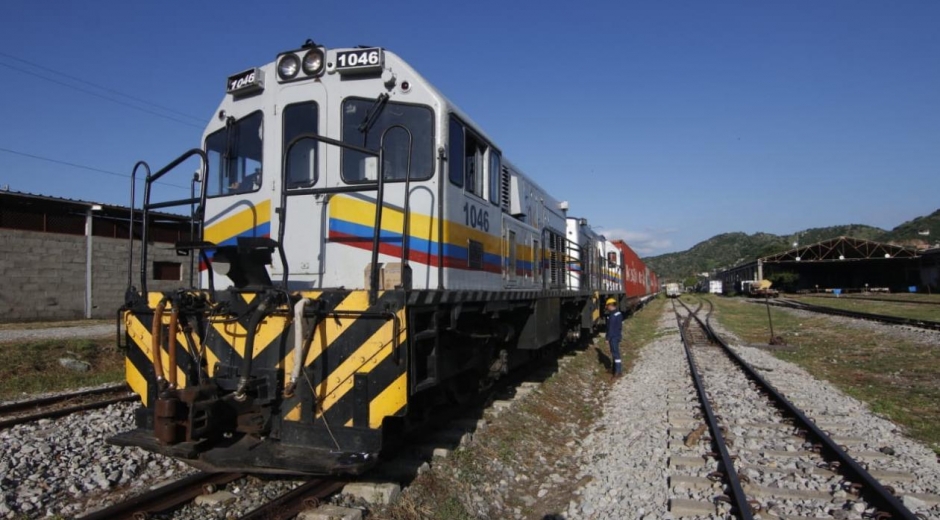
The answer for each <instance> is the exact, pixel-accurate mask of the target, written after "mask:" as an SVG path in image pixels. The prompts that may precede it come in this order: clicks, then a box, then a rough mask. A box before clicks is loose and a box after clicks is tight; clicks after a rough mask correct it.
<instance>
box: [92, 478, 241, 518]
mask: <svg viewBox="0 0 940 520" xmlns="http://www.w3.org/2000/svg"><path fill="white" fill-rule="evenodd" d="M242 476H244V475H243V474H241V473H196V474H194V475H190V476H188V477H184V478H181V479H180V480H176V481H174V482H171V483H169V484H166V485H164V486H160V487H158V488H155V489H152V490H150V491H147V492H146V493H142V494H140V495H135V496H132V497H130V498H128V499H127V500H125V501H123V502H118V503H117V504H114V505H112V506H109V507H106V508H104V509H101V510H99V511H95V512H94V513H90V514H87V515H85V516H81V517H79V518H78V520H146V519H147V518H150V517H151V516H152V515H155V514H158V513H164V512H167V511H171V510H174V509H177V508H179V507H181V506H183V505H185V504H188V503H189V502H191V501H193V500H195V499H196V497H198V496H199V495H202V494H205V493H210V492H212V491H214V490H215V487H216V486H222V485H225V484H228V483H229V482H232V481H233V480H236V479H239V478H241V477H242Z"/></svg>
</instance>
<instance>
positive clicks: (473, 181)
mask: <svg viewBox="0 0 940 520" xmlns="http://www.w3.org/2000/svg"><path fill="white" fill-rule="evenodd" d="M463 150H464V172H465V173H464V189H466V190H467V191H469V192H471V193H473V194H474V195H476V196H477V197H480V198H481V199H482V198H484V197H485V195H484V192H483V175H484V173H483V165H484V164H485V163H484V162H483V157H484V156H485V155H486V145H485V144H484V143H483V141H481V140H479V139H478V138H477V137H476V136H474V135H473V134H471V133H470V132H466V135H465V137H464V149H463Z"/></svg>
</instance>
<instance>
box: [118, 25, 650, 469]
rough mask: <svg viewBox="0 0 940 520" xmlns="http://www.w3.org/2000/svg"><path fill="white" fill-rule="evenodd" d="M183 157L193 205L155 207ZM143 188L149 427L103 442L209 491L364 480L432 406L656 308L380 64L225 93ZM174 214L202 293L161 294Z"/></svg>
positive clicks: (351, 53)
mask: <svg viewBox="0 0 940 520" xmlns="http://www.w3.org/2000/svg"><path fill="white" fill-rule="evenodd" d="M190 158H199V159H200V160H201V161H202V168H201V173H200V176H199V177H198V178H197V179H196V180H198V182H196V181H195V180H194V183H193V194H192V196H191V197H189V198H186V199H180V200H166V201H154V200H152V197H151V187H152V185H153V183H154V182H157V181H158V180H159V179H161V178H163V177H164V176H165V175H167V174H168V173H170V172H172V171H174V170H175V169H177V168H178V167H179V166H180V165H181V164H184V163H185V162H186V161H187V160H188V159H190ZM180 169H181V168H180ZM138 171H143V172H145V173H146V178H145V186H144V203H143V208H142V212H143V216H142V222H144V223H145V224H144V226H143V229H142V238H143V240H142V245H141V247H142V255H141V256H142V258H140V259H139V260H140V281H139V285H140V286H139V287H132V286H131V283H130V279H129V280H128V292H127V298H126V302H125V305H124V306H123V307H122V309H121V310H120V312H119V320H120V321H121V322H122V324H123V325H124V327H126V336H125V342H126V349H127V362H126V367H127V382H128V383H129V385H130V386H131V388H132V389H133V390H134V391H135V392H136V393H137V394H139V395H140V398H141V401H142V406H141V407H140V408H139V409H138V410H137V411H136V416H135V419H136V425H137V428H136V429H135V430H132V431H129V432H125V433H123V434H120V435H118V436H116V437H114V438H112V439H111V442H113V443H116V444H119V445H133V446H140V447H143V448H145V449H148V450H151V451H153V452H158V453H163V454H166V455H170V456H173V457H177V458H179V459H181V460H184V461H186V462H188V463H190V464H191V465H193V466H196V467H198V468H201V469H205V470H209V471H222V470H225V471H235V470H240V471H249V472H256V473H295V474H356V473H361V472H362V471H365V470H366V469H368V468H369V467H370V466H371V465H373V464H374V463H375V461H376V458H377V456H378V454H379V453H380V452H381V451H382V449H383V446H386V445H387V443H388V441H389V439H391V438H393V437H395V436H401V434H402V432H407V431H409V429H411V428H413V427H414V426H415V425H418V424H420V423H422V422H423V421H424V420H425V419H426V418H427V417H428V416H429V415H433V413H434V411H435V410H438V409H439V407H441V406H443V405H447V404H449V403H452V402H455V401H456V402H460V401H461V400H463V399H465V398H466V397H467V396H468V395H470V394H473V393H475V392H478V391H480V389H482V388H486V387H487V386H489V385H490V384H492V382H493V381H495V380H496V379H497V378H499V377H501V376H503V375H504V374H506V373H507V372H508V371H510V370H512V369H513V368H514V367H518V366H520V365H522V364H525V363H527V362H529V361H531V360H533V359H535V358H538V357H540V356H545V355H552V354H553V353H555V352H557V347H558V346H559V345H561V344H563V343H564V342H566V341H577V340H578V339H579V338H580V337H582V336H583V335H586V334H591V333H592V329H593V327H594V326H595V325H597V324H598V323H599V322H600V321H602V320H603V316H602V314H601V309H602V307H603V305H602V302H604V301H606V300H607V299H608V298H613V299H615V300H616V301H618V302H620V307H621V309H622V310H624V311H628V310H631V309H633V308H635V307H637V306H638V305H640V304H641V303H642V302H643V301H645V300H646V299H648V298H649V297H651V295H654V294H655V293H657V292H658V291H659V284H658V281H657V278H656V275H655V274H654V273H652V272H651V271H650V270H649V269H648V268H647V267H646V266H645V265H644V264H643V262H642V261H640V259H639V258H638V257H637V255H636V254H635V253H634V252H633V251H632V250H631V249H630V248H629V246H627V244H625V243H624V242H622V241H616V242H612V241H609V240H607V239H606V238H605V237H603V236H602V235H600V234H598V233H596V232H595V231H594V230H592V229H591V227H590V226H589V225H588V222H587V221H586V220H585V219H583V218H576V217H574V216H571V215H569V213H568V204H567V203H566V202H562V201H559V200H558V199H556V198H554V197H553V196H552V195H550V194H549V193H547V192H546V191H545V190H544V189H542V188H541V187H540V186H539V185H538V184H537V183H536V182H535V181H534V180H533V179H532V178H531V177H529V176H527V175H526V174H524V173H523V172H522V171H521V170H520V169H519V168H518V167H516V166H515V165H513V164H512V163H511V162H509V160H508V159H507V158H506V156H505V154H504V153H503V150H502V149H501V148H500V147H499V145H498V143H496V142H495V141H494V140H493V139H491V138H490V137H488V136H487V135H486V133H484V132H483V130H482V129H480V128H479V127H478V126H477V125H475V124H474V123H473V121H472V120H471V119H470V118H469V117H468V116H467V115H466V114H464V113H463V112H461V111H460V110H459V109H458V108H457V107H456V106H454V105H453V104H452V103H451V102H450V101H448V100H447V98H445V97H444V96H443V95H442V94H441V93H440V92H439V91H438V90H436V89H435V88H434V87H433V86H432V85H431V84H430V83H429V82H427V81H426V80H425V79H424V78H422V77H421V76H420V75H419V74H418V73H417V72H416V71H415V70H413V69H412V68H411V67H410V66H409V65H408V64H407V63H406V62H404V61H403V60H402V59H401V58H399V57H398V56H396V55H395V54H393V53H391V52H389V51H387V50H385V49H382V48H346V49H328V48H326V47H324V46H322V45H317V44H314V43H313V42H310V41H308V42H307V43H306V44H305V45H303V46H302V47H301V48H299V49H295V50H291V51H287V52H283V53H280V54H279V55H278V56H277V57H276V59H275V60H274V61H273V62H272V63H269V64H267V65H265V66H262V67H258V68H252V69H248V70H246V71H244V72H241V73H238V74H235V75H233V76H231V77H229V78H228V81H227V82H226V95H225V97H224V99H223V101H222V102H221V104H220V105H219V107H218V109H217V110H216V112H215V117H213V118H212V120H211V122H210V123H209V125H208V127H207V128H206V130H205V133H204V135H203V146H202V147H201V148H195V149H193V150H190V151H189V152H187V153H185V154H183V155H182V156H181V157H180V158H179V159H177V160H175V161H173V162H172V163H170V164H169V165H168V166H167V167H165V168H163V169H161V170H159V171H156V172H150V169H149V167H148V166H147V165H146V164H145V163H138V165H137V167H135V175H134V176H135V177H136V173H137V172H138ZM188 171H191V170H188ZM197 186H198V187H197ZM133 191H134V187H133V186H132V192H133ZM132 202H133V201H132ZM169 207H183V208H191V211H192V215H193V222H194V227H193V237H192V240H191V241H189V242H186V243H179V244H177V245H176V248H177V250H178V251H179V253H180V254H181V255H189V256H190V258H191V259H192V260H193V261H194V262H195V261H197V260H198V262H199V265H200V267H201V269H200V275H199V277H198V279H191V280H190V281H189V286H188V287H184V288H180V289H179V290H176V291H171V292H162V293H161V292H149V291H148V290H147V267H148V264H147V258H148V257H147V248H148V233H149V230H148V226H147V225H146V223H149V222H151V220H152V215H151V214H152V212H153V211H155V210H157V209H161V208H169ZM131 240H133V238H132V239H131ZM130 250H131V251H134V248H133V247H131V249H130ZM129 263H131V264H133V259H131V260H130V261H129Z"/></svg>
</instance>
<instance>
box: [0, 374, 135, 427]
mask: <svg viewBox="0 0 940 520" xmlns="http://www.w3.org/2000/svg"><path fill="white" fill-rule="evenodd" d="M136 397H137V396H135V395H134V394H133V393H131V392H130V391H129V390H128V389H127V385H126V384H124V383H120V384H115V385H111V386H106V387H102V388H95V389H92V390H83V391H79V392H69V393H64V394H56V395H52V396H48V397H40V398H38V399H29V400H26V401H17V402H13V403H6V404H2V405H0V429H5V428H10V427H13V426H16V425H18V424H24V423H28V422H33V421H38V420H40V419H55V418H58V417H64V416H66V415H71V414H73V413H76V412H82V411H85V410H94V409H96V408H104V407H106V406H109V405H112V404H115V403H122V402H125V401H131V400H133V399H135V398H136Z"/></svg>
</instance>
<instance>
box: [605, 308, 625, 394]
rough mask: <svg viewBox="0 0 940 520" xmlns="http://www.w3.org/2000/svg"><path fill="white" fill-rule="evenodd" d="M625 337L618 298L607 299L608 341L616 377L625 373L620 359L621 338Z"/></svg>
mask: <svg viewBox="0 0 940 520" xmlns="http://www.w3.org/2000/svg"><path fill="white" fill-rule="evenodd" d="M622 337H623V314H621V313H620V309H619V308H618V305H617V300H615V299H613V298H608V299H607V343H608V344H610V358H611V364H612V365H613V375H614V377H620V376H622V375H623V362H622V361H621V360H620V340H621V339H622Z"/></svg>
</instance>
